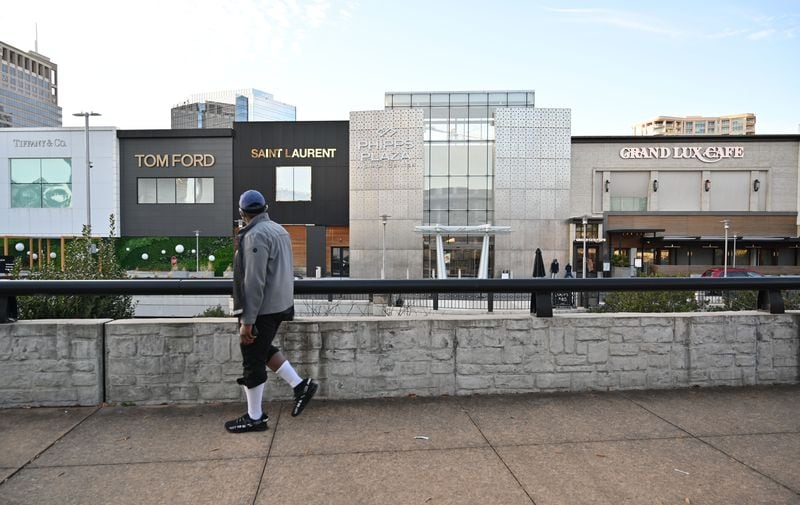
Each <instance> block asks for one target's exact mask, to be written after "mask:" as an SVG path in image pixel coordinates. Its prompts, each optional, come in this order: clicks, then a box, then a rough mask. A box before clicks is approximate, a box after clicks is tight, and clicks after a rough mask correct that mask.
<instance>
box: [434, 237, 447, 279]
mask: <svg viewBox="0 0 800 505" xmlns="http://www.w3.org/2000/svg"><path fill="white" fill-rule="evenodd" d="M436 278H437V279H447V268H446V267H445V264H444V243H443V242H442V234H441V233H437V234H436Z"/></svg>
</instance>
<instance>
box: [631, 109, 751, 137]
mask: <svg viewBox="0 0 800 505" xmlns="http://www.w3.org/2000/svg"><path fill="white" fill-rule="evenodd" d="M633 134H634V135H645V136H656V137H660V136H668V135H755V134H756V115H755V114H752V113H743V114H729V115H727V116H686V117H673V116H657V117H654V118H652V119H648V120H647V121H644V122H642V123H639V124H637V125H634V126H633Z"/></svg>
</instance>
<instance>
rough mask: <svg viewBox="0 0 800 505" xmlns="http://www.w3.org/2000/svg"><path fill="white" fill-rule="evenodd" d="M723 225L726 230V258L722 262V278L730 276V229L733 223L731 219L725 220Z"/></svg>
mask: <svg viewBox="0 0 800 505" xmlns="http://www.w3.org/2000/svg"><path fill="white" fill-rule="evenodd" d="M720 223H722V226H723V228H725V253H724V254H725V257H724V259H723V262H722V265H723V266H722V276H723V277H727V276H728V228H730V226H731V222H730V220H729V219H723V220H722V221H720Z"/></svg>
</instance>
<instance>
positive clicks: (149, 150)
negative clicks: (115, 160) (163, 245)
mask: <svg viewBox="0 0 800 505" xmlns="http://www.w3.org/2000/svg"><path fill="white" fill-rule="evenodd" d="M231 135H232V130H215V131H213V132H210V131H203V130H136V131H130V130H129V131H126V130H120V131H119V132H118V137H119V144H120V178H121V181H120V182H121V184H120V187H121V192H120V208H121V219H120V234H121V235H122V236H132V237H148V236H151V237H152V236H155V237H159V236H191V235H194V230H200V233H201V235H203V236H217V237H221V236H230V235H231V234H232V231H233V227H234V222H233V221H232V220H231V217H230V215H231V208H233V207H234V204H233V201H232V198H231V195H232V173H233V168H232V167H233V160H232V137H231ZM209 181H210V182H209ZM212 186H213V190H212ZM171 187H176V188H177V189H176V195H178V196H177V198H176V199H178V200H179V199H180V196H181V193H180V188H189V187H191V188H193V189H192V190H191V191H188V190H187V191H186V192H185V193H184V196H185V197H186V199H187V200H192V199H194V200H195V203H165V202H169V201H170V200H171V197H169V191H170V190H171V189H170V188H171ZM140 189H141V190H142V192H146V193H147V195H146V196H143V199H144V200H146V203H144V202H143V203H140V198H139V196H140V195H139V192H140ZM151 189H155V190H156V191H157V199H156V197H154V196H153V195H154V194H153V193H151V192H150V190H151ZM154 200H156V201H154ZM197 202H200V203H197Z"/></svg>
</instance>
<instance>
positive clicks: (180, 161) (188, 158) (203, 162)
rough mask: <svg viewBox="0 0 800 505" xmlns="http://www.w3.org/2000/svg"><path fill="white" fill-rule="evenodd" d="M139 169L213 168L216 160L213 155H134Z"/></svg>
mask: <svg viewBox="0 0 800 505" xmlns="http://www.w3.org/2000/svg"><path fill="white" fill-rule="evenodd" d="M133 157H134V158H136V166H137V167H139V168H142V167H145V168H170V167H177V166H181V167H185V168H193V167H213V166H214V163H216V161H217V160H216V159H215V158H214V155H213V154H134V155H133Z"/></svg>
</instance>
